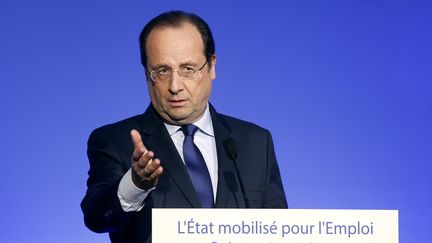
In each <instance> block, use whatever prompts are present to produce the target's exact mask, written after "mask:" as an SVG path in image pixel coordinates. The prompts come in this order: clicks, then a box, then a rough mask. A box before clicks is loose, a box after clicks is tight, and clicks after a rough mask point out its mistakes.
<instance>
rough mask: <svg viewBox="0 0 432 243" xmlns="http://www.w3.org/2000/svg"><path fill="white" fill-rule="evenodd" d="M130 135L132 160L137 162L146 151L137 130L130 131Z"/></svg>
mask: <svg viewBox="0 0 432 243" xmlns="http://www.w3.org/2000/svg"><path fill="white" fill-rule="evenodd" d="M130 135H131V138H132V143H133V146H134V151H133V154H132V159H133V160H135V161H138V160H139V158H140V157H141V156H142V155H143V154H144V153H145V152H146V151H147V149H146V147H145V146H144V143H143V142H142V139H141V135H140V134H139V132H138V131H137V130H135V129H132V130H131V131H130Z"/></svg>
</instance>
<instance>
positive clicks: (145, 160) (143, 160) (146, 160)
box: [132, 151, 154, 169]
mask: <svg viewBox="0 0 432 243" xmlns="http://www.w3.org/2000/svg"><path fill="white" fill-rule="evenodd" d="M153 156H154V153H153V151H147V152H145V153H144V154H143V155H142V156H141V157H140V158H139V159H138V160H137V161H135V163H134V162H132V163H133V164H136V165H135V167H137V169H144V168H145V167H146V166H147V164H151V163H152V159H153Z"/></svg>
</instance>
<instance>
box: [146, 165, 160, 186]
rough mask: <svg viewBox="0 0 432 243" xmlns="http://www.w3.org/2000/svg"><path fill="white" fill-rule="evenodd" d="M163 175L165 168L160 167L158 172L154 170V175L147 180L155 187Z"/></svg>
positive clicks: (157, 169)
mask: <svg viewBox="0 0 432 243" xmlns="http://www.w3.org/2000/svg"><path fill="white" fill-rule="evenodd" d="M162 173H163V167H162V166H158V167H157V168H156V170H154V171H153V173H152V174H151V175H150V176H149V177H148V178H147V181H149V182H150V183H152V184H153V185H155V184H156V183H157V181H158V179H159V177H160V176H161V175H162Z"/></svg>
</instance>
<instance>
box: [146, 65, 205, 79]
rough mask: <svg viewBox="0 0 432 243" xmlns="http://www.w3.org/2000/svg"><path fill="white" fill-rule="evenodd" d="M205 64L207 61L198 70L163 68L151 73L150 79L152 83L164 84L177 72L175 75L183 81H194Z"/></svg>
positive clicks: (192, 68) (193, 67)
mask: <svg viewBox="0 0 432 243" xmlns="http://www.w3.org/2000/svg"><path fill="white" fill-rule="evenodd" d="M206 64H207V60H206V62H205V63H204V64H203V65H202V66H201V67H200V68H198V67H195V66H184V67H181V68H179V69H171V68H168V67H163V68H159V69H155V70H153V71H151V72H150V77H151V79H152V81H153V82H165V81H167V80H169V79H171V77H172V74H173V72H177V74H178V75H179V76H180V77H182V78H184V79H196V78H197V77H198V76H199V75H200V74H201V70H202V69H203V68H204V67H205V65H206Z"/></svg>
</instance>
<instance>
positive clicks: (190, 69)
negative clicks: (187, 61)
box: [181, 66, 196, 73]
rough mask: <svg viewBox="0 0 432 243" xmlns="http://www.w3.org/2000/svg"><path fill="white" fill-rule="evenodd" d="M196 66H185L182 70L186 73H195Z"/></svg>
mask: <svg viewBox="0 0 432 243" xmlns="http://www.w3.org/2000/svg"><path fill="white" fill-rule="evenodd" d="M195 70H196V69H195V67H193V66H185V67H182V68H181V71H182V72H184V73H194V72H195Z"/></svg>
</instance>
